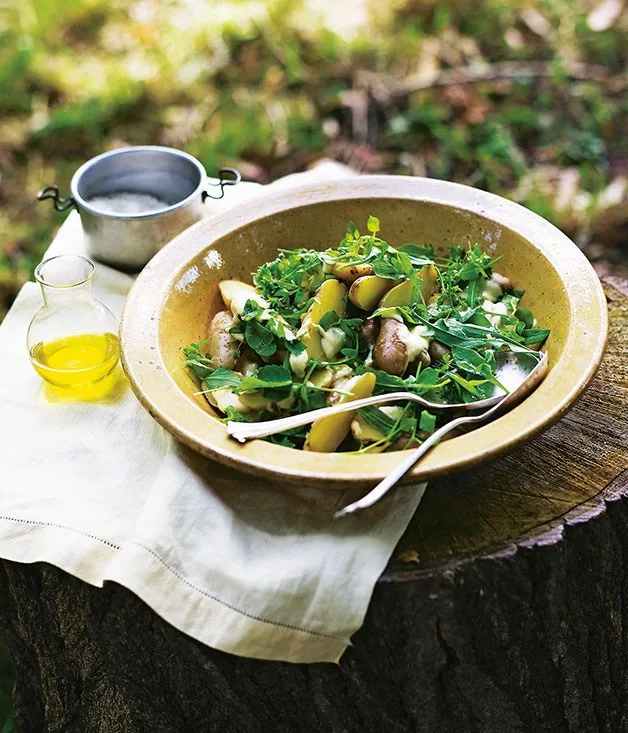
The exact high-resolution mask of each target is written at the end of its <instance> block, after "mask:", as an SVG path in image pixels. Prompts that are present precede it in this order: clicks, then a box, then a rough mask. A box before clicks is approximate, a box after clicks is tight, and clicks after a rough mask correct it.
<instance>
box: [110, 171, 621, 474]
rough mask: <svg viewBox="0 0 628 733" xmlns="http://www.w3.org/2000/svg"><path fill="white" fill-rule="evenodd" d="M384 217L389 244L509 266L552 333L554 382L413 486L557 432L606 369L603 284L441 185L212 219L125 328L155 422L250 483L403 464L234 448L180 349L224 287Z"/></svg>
mask: <svg viewBox="0 0 628 733" xmlns="http://www.w3.org/2000/svg"><path fill="white" fill-rule="evenodd" d="M369 214H374V215H376V216H378V217H379V218H380V220H381V223H382V236H383V237H384V238H385V239H386V240H387V241H389V242H390V243H391V244H401V243H405V242H415V243H418V244H422V243H430V244H432V245H434V247H435V249H436V250H437V252H440V253H446V252H447V251H448V248H449V246H450V245H451V244H452V243H463V244H466V243H474V242H479V243H481V244H482V246H483V247H485V248H486V249H487V250H488V251H489V252H490V253H491V254H494V255H496V256H497V255H502V256H503V260H502V261H501V262H500V264H499V271H500V272H502V273H503V274H505V275H507V276H509V277H510V278H511V280H512V281H513V282H514V283H515V285H516V287H517V288H519V289H523V290H525V291H526V295H525V299H524V305H525V306H526V307H527V308H529V309H531V310H532V311H533V312H534V314H535V316H536V318H537V320H538V323H539V325H540V326H542V327H545V328H550V329H551V330H552V333H551V336H550V337H549V339H548V341H547V350H548V354H549V373H548V375H547V377H546V379H545V381H544V382H543V383H542V384H541V386H540V387H539V388H538V389H537V390H536V391H535V392H534V393H533V394H532V395H531V396H529V397H528V398H527V399H526V400H525V401H524V402H523V403H521V404H520V405H519V406H517V407H516V408H515V409H514V410H512V411H511V412H509V413H507V414H506V415H504V416H503V417H501V418H499V419H498V420H496V421H494V422H492V423H490V424H489V425H486V426H484V427H482V428H479V429H477V430H474V431H473V432H470V433H468V434H466V435H462V436H460V437H456V438H453V439H451V440H447V441H444V442H443V443H441V444H440V445H438V446H437V447H436V448H435V449H433V450H432V451H431V452H430V453H429V454H428V455H427V456H426V457H425V458H424V459H423V460H422V461H421V462H420V463H419V464H418V465H417V466H416V467H415V469H414V471H413V472H412V473H410V474H408V475H407V477H406V481H411V480H417V479H427V478H430V477H434V476H438V475H442V474H444V473H447V472H452V471H454V470H459V469H463V468H469V467H470V466H473V465H476V464H478V463H480V462H483V461H486V460H488V459H491V458H495V457H496V456H498V455H500V454H502V453H504V452H506V451H508V450H511V449H512V448H514V447H515V446H517V445H519V444H520V443H522V442H523V441H525V440H527V439H528V438H530V437H531V436H533V435H535V434H536V433H538V432H539V431H541V430H542V429H543V428H547V427H548V426H549V425H550V424H551V423H553V422H555V421H556V420H557V419H558V418H559V417H560V416H561V415H563V413H564V412H565V411H566V410H567V409H568V408H569V406H570V405H571V404H572V403H573V402H574V400H575V399H576V398H577V397H578V395H579V394H580V393H581V392H582V390H583V389H584V388H585V387H586V385H587V383H588V382H589V381H590V379H591V378H592V376H593V374H594V373H595V370H596V368H597V367H598V365H599V363H600V360H601V358H602V352H603V349H604V343H605V340H606V332H607V311H606V302H605V299H604V294H603V292H602V288H601V286H600V283H599V281H598V279H597V277H596V275H595V273H594V271H593V269H592V268H591V266H590V265H589V263H588V262H587V260H586V259H585V257H584V255H583V254H582V253H581V252H580V250H579V249H578V248H577V247H576V245H575V244H573V243H572V242H571V241H570V240H569V239H568V238H567V237H566V236H565V235H564V234H562V233H561V232H560V231H559V230H558V229H556V228H555V227H554V226H552V225H551V224H549V223H548V222H546V221H545V220H543V219H542V218H540V217H539V216H536V215H535V214H533V213H531V212H530V211H528V210H527V209H524V208H523V207H521V206H518V205H517V204H514V203H512V202H510V201H507V200H505V199H503V198H500V197H498V196H494V195H492V194H489V193H485V192H482V191H477V190H475V189H473V188H469V187H467V186H461V185H457V184H454V183H447V182H444V181H435V180H428V179H423V178H406V177H396V176H365V177H360V178H351V179H346V180H340V181H334V182H330V183H315V184H310V185H308V186H304V187H302V188H299V189H292V190H289V191H282V192H279V193H277V194H273V195H269V196H267V197H263V198H260V199H257V200H255V201H252V202H251V203H246V204H243V205H241V206H240V207H238V208H237V209H236V210H231V211H227V212H225V213H224V214H221V215H219V216H217V217H215V218H212V219H206V220H203V221H201V222H199V223H198V224H196V225H194V226H193V227H191V228H190V229H188V230H186V231H185V232H183V233H182V234H181V235H179V236H178V237H177V238H176V239H174V240H173V241H172V242H171V243H170V244H169V245H167V246H166V247H165V248H164V249H163V250H162V251H161V252H159V253H158V254H157V255H156V256H155V257H154V258H153V259H152V260H151V262H150V263H149V264H148V266H147V267H146V268H145V269H144V271H143V272H142V273H141V275H140V276H139V277H138V279H137V282H136V283H135V285H134V286H133V288H132V290H131V293H130V295H129V297H128V300H127V303H126V307H125V309H124V314H123V318H122V325H121V347H122V361H123V365H124V369H125V371H126V373H127V375H128V377H129V379H130V381H131V385H132V387H133V390H134V391H135V393H136V395H137V396H138V398H139V399H140V401H141V402H142V404H143V405H144V407H146V409H147V410H149V412H150V413H151V415H153V417H154V418H155V419H156V420H157V421H158V422H159V423H161V425H163V426H164V427H165V428H166V429H167V430H168V431H170V432H171V433H172V434H173V435H174V436H175V437H177V438H178V439H179V440H181V441H182V442H183V443H186V444H187V445H189V446H191V447H192V448H193V449H194V450H196V451H198V452H199V453H202V454H203V455H206V456H208V457H210V458H213V459H215V460H217V461H220V462H221V463H226V464H229V465H231V466H234V467H236V468H239V469H241V470H242V471H246V472H248V473H252V474H256V475H259V476H264V477H266V478H275V479H277V480H281V481H285V482H293V483H294V482H298V483H309V484H313V485H319V486H321V487H334V486H338V484H340V483H344V484H347V483H354V484H358V483H359V484H364V485H367V484H373V483H374V482H376V481H378V480H380V479H381V478H382V477H383V476H384V475H386V474H387V473H388V472H389V471H390V470H391V469H392V468H393V466H395V465H396V464H397V463H398V461H399V454H398V453H388V454H379V455H360V456H352V455H347V454H344V455H343V454H338V453H332V454H324V455H323V454H320V453H310V452H305V451H298V450H294V449H291V448H284V447H281V446H277V445H272V444H270V443H268V442H265V441H261V440H256V441H252V442H251V443H248V444H246V445H239V444H238V443H236V442H235V441H233V440H232V439H230V438H229V437H228V436H227V433H226V431H225V427H224V425H223V424H222V423H220V422H219V421H218V420H217V419H216V417H215V415H214V414H213V413H212V409H211V408H210V407H209V405H208V404H207V402H206V401H205V399H204V398H203V397H202V396H196V397H195V396H194V394H193V393H194V392H195V391H197V390H198V386H197V385H196V383H195V382H194V380H193V378H192V377H191V376H190V374H189V373H188V370H187V369H186V367H185V365H184V359H183V352H182V349H183V347H184V346H186V345H187V344H189V343H191V342H193V341H200V340H202V339H204V338H205V337H206V334H207V328H208V324H209V322H210V320H211V318H212V316H213V315H214V313H216V312H217V311H218V310H221V309H222V308H223V305H222V301H221V298H220V295H219V293H218V283H219V282H220V280H223V279H226V278H239V279H242V280H245V281H248V282H251V273H252V272H253V271H254V270H255V269H256V268H257V267H258V266H259V265H261V264H262V263H263V262H267V261H268V260H272V259H273V258H274V257H275V256H276V255H277V250H278V249H279V248H283V249H290V248H297V247H311V248H313V249H317V250H321V249H324V248H326V247H328V246H335V245H337V243H338V242H339V241H340V240H341V239H342V237H343V235H344V232H345V230H346V226H347V222H348V221H349V220H353V221H355V222H356V223H357V224H358V226H360V225H362V228H364V223H365V222H366V219H367V217H368V215H369Z"/></svg>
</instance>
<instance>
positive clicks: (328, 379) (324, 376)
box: [308, 367, 334, 387]
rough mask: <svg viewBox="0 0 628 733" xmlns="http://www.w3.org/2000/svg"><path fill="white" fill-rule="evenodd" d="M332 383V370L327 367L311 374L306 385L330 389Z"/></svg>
mask: <svg viewBox="0 0 628 733" xmlns="http://www.w3.org/2000/svg"><path fill="white" fill-rule="evenodd" d="M333 381H334V373H333V372H332V370H331V369H330V368H329V367H321V368H320V369H315V370H314V371H313V372H312V374H311V375H310V378H309V379H308V384H312V385H314V387H331V383H332V382H333Z"/></svg>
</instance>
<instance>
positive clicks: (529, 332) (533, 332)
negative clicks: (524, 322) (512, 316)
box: [521, 328, 550, 344]
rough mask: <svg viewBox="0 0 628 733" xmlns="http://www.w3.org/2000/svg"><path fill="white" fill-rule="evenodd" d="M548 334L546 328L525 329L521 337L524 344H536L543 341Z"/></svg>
mask: <svg viewBox="0 0 628 733" xmlns="http://www.w3.org/2000/svg"><path fill="white" fill-rule="evenodd" d="M549 334H550V332H549V330H548V329H547V328H526V329H525V330H524V331H523V333H522V334H521V335H522V336H523V343H524V344H536V343H541V342H543V341H545V339H546V338H547V337H548V336H549Z"/></svg>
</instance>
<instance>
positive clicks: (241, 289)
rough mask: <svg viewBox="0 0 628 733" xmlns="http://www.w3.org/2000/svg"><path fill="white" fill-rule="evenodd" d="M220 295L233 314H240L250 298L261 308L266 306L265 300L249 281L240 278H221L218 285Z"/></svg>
mask: <svg viewBox="0 0 628 733" xmlns="http://www.w3.org/2000/svg"><path fill="white" fill-rule="evenodd" d="M218 289H219V290H220V295H221V296H222V299H223V301H224V303H225V305H226V306H227V308H229V309H230V310H231V312H232V313H233V315H234V316H239V315H242V312H243V311H244V306H245V305H246V301H247V300H252V301H254V302H256V303H258V304H259V305H260V307H261V308H268V303H267V301H266V300H265V299H264V298H262V296H261V295H260V294H259V293H258V292H257V290H255V288H254V287H253V286H252V285H249V283H243V282H241V281H240V280H223V281H222V282H221V283H220V284H219V285H218Z"/></svg>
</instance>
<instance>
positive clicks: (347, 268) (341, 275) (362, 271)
mask: <svg viewBox="0 0 628 733" xmlns="http://www.w3.org/2000/svg"><path fill="white" fill-rule="evenodd" d="M331 273H332V275H333V276H334V277H337V278H338V279H339V280H342V281H343V282H345V283H347V284H348V285H351V283H352V282H355V281H356V280H357V279H358V278H359V277H364V276H366V275H372V274H373V268H372V267H371V266H370V265H366V264H364V265H339V264H336V265H332V268H331Z"/></svg>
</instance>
